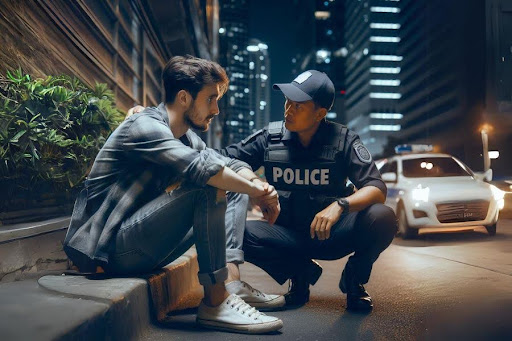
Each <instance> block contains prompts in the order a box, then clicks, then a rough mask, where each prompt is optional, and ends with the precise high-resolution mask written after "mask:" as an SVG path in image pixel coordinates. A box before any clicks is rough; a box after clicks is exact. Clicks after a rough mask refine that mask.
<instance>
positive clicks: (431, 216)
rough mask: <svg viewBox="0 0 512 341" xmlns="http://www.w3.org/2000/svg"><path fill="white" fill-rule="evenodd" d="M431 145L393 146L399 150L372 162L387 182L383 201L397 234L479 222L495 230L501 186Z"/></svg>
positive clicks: (410, 235)
mask: <svg viewBox="0 0 512 341" xmlns="http://www.w3.org/2000/svg"><path fill="white" fill-rule="evenodd" d="M431 150H432V147H431V146H423V145H409V146H407V145H402V146H397V148H395V151H396V152H397V154H399V155H396V156H393V157H391V158H388V159H384V160H380V161H378V162H377V167H378V168H379V170H380V172H381V174H382V179H383V180H384V182H385V183H386V185H387V187H388V196H387V198H386V205H388V206H390V207H391V208H392V209H393V210H394V211H395V213H396V215H397V217H398V226H399V233H400V235H401V236H402V238H404V239H408V238H413V237H415V236H417V235H418V231H419V229H420V228H428V230H430V231H431V230H434V231H435V230H436V229H440V228H442V229H443V230H446V229H454V230H456V229H457V230H460V229H461V228H468V227H470V228H471V227H480V226H485V228H486V229H487V232H488V233H489V235H495V234H496V224H497V221H498V215H499V211H500V209H502V208H503V206H504V200H503V197H504V192H503V191H502V190H500V189H498V188H497V187H496V186H493V185H491V184H488V183H486V182H484V181H483V179H481V177H479V176H477V175H476V174H474V173H473V172H472V171H471V169H469V168H468V167H467V166H466V165H465V164H464V163H462V162H461V161H460V160H458V159H456V158H455V157H453V156H451V155H448V154H439V153H431V152H430V151H431ZM488 180H490V179H488Z"/></svg>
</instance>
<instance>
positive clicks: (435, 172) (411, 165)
mask: <svg viewBox="0 0 512 341" xmlns="http://www.w3.org/2000/svg"><path fill="white" fill-rule="evenodd" d="M402 167H403V174H404V176H405V177H408V178H431V177H444V176H471V174H470V173H469V172H468V171H467V170H466V169H464V168H463V167H462V165H460V164H459V163H458V162H457V161H455V159H453V158H451V157H431V158H418V159H409V160H402Z"/></svg>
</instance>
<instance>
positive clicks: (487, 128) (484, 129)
mask: <svg viewBox="0 0 512 341" xmlns="http://www.w3.org/2000/svg"><path fill="white" fill-rule="evenodd" d="M493 129H494V128H493V126H491V125H490V124H488V123H485V124H483V125H482V126H481V127H480V133H481V134H482V148H483V153H482V156H483V158H484V172H487V171H488V170H489V168H490V167H491V159H490V158H489V133H490V132H491V131H492V130H493Z"/></svg>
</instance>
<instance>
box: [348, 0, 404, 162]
mask: <svg viewBox="0 0 512 341" xmlns="http://www.w3.org/2000/svg"><path fill="white" fill-rule="evenodd" d="M398 4H399V0H394V1H393V0H388V1H383V0H367V1H346V8H345V32H344V33H345V44H346V48H347V50H346V52H347V58H346V65H345V67H346V70H345V75H346V77H345V84H346V95H345V109H346V123H347V125H348V127H349V128H352V129H354V130H355V131H356V132H357V133H358V134H359V135H360V137H361V140H362V141H363V143H364V144H365V145H366V146H367V147H368V149H369V150H370V151H371V153H372V154H379V153H381V152H382V150H383V147H384V145H385V144H386V143H387V137H388V136H389V135H390V134H393V133H394V132H397V131H399V130H400V129H401V126H400V119H401V118H402V113H400V112H399V110H398V105H397V104H398V100H399V99H400V98H401V93H400V90H399V89H400V88H399V86H400V79H399V75H400V71H401V68H400V62H401V61H402V59H403V57H402V56H400V55H398V54H397V51H398V43H399V42H400V37H399V34H398V31H399V29H400V24H399V13H400V11H401V9H400V8H399V7H398Z"/></svg>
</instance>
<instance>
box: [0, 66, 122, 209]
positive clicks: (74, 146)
mask: <svg viewBox="0 0 512 341" xmlns="http://www.w3.org/2000/svg"><path fill="white" fill-rule="evenodd" d="M123 117H124V116H123V113H122V112H121V111H120V110H118V109H117V108H116V107H115V102H114V95H113V93H112V91H111V90H109V89H108V87H107V85H106V84H96V86H95V87H94V88H93V89H90V88H88V87H87V86H85V85H84V84H83V83H82V82H80V81H79V80H78V79H76V78H71V77H68V76H48V77H47V78H45V79H41V78H38V79H32V78H31V77H30V76H29V75H27V74H24V73H23V72H22V71H21V70H17V71H14V72H7V77H3V76H0V178H1V179H2V180H3V181H2V182H3V183H4V186H5V184H7V185H8V187H9V189H8V190H7V192H8V194H7V199H10V198H12V197H13V195H14V196H15V194H16V193H19V192H20V191H21V192H23V191H32V192H37V190H38V186H42V187H41V188H45V190H47V189H48V188H51V190H52V191H57V192H58V191H63V192H67V191H70V190H72V189H74V188H76V187H77V186H78V185H79V184H81V182H82V180H83V179H84V178H85V176H86V173H87V171H88V169H89V167H90V166H91V164H92V161H93V160H94V157H95V156H96V154H97V153H98V151H99V149H100V148H101V146H102V145H103V144H104V142H105V140H106V138H107V137H108V135H109V134H110V133H111V132H112V131H113V130H114V129H115V127H116V126H117V125H118V124H119V123H120V122H121V121H122V119H123ZM5 190H6V189H5V188H4V194H3V195H2V196H3V197H4V198H5V196H6V193H5ZM9 193H10V194H9ZM0 206H3V205H0Z"/></svg>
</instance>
